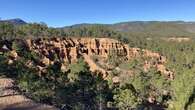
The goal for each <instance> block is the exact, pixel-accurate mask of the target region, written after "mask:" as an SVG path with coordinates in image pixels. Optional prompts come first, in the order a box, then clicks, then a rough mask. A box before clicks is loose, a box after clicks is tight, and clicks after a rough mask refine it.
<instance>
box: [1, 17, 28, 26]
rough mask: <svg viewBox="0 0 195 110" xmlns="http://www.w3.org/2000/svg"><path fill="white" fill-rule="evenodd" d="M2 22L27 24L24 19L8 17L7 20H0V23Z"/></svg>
mask: <svg viewBox="0 0 195 110" xmlns="http://www.w3.org/2000/svg"><path fill="white" fill-rule="evenodd" d="M1 22H4V23H11V24H14V25H24V24H27V23H26V22H25V21H24V20H22V19H19V18H16V19H8V20H0V23H1Z"/></svg>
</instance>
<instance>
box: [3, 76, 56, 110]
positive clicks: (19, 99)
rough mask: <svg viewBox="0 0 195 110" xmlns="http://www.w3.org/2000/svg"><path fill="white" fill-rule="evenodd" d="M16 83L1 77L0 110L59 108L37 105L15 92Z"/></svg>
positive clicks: (45, 109)
mask: <svg viewBox="0 0 195 110" xmlns="http://www.w3.org/2000/svg"><path fill="white" fill-rule="evenodd" d="M14 88H15V87H14V81H13V80H12V79H8V78H2V77H0V110H57V108H55V107H52V106H49V105H45V104H40V103H35V102H34V101H32V100H30V99H28V98H26V97H25V96H23V95H21V94H19V93H17V92H16V91H15V90H14Z"/></svg>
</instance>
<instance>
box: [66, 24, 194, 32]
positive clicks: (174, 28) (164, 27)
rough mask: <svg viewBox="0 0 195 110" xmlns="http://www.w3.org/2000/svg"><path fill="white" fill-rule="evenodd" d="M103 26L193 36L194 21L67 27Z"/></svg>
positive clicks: (120, 29) (122, 30) (124, 30)
mask: <svg viewBox="0 0 195 110" xmlns="http://www.w3.org/2000/svg"><path fill="white" fill-rule="evenodd" d="M93 25H94V26H95V25H96V26H97V25H98V26H99V25H102V26H105V27H109V28H110V29H113V30H115V31H119V32H125V33H128V34H132V35H142V36H143V35H144V36H149V35H152V36H194V35H195V22H184V21H166V22H165V21H132V22H122V23H116V24H87V23H83V24H76V25H72V26H67V27H65V29H68V28H82V27H90V26H93Z"/></svg>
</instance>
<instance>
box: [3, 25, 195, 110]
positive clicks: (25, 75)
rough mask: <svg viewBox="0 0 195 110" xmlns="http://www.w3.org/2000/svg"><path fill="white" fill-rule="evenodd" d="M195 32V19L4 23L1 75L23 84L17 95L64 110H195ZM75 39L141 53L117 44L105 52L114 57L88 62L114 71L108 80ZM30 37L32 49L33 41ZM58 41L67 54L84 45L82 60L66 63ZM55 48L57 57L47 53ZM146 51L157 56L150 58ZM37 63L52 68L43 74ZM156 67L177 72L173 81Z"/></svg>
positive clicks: (95, 56) (96, 56)
mask: <svg viewBox="0 0 195 110" xmlns="http://www.w3.org/2000/svg"><path fill="white" fill-rule="evenodd" d="M193 27H195V25H194V23H190V22H188V23H186V22H129V23H119V24H113V25H101V24H94V25H93V24H83V25H75V26H70V27H65V28H50V27H48V26H47V25H46V24H44V23H42V24H39V23H29V24H21V25H15V24H13V23H11V22H0V75H1V77H8V78H12V79H13V80H15V81H16V85H17V90H18V91H19V92H20V93H22V94H24V95H25V96H27V97H29V98H31V99H33V100H35V101H37V102H41V103H46V104H50V105H53V106H56V107H58V108H59V109H62V110H129V109H130V110H131V109H138V110H194V109H195V40H194V33H195V31H194V28H193ZM58 38H60V39H58ZM73 38H78V39H79V38H96V39H95V41H97V39H98V38H109V39H110V41H112V39H115V40H117V41H119V42H121V43H123V45H127V46H128V47H129V48H130V49H131V48H132V50H133V52H134V54H133V55H134V56H131V57H128V58H127V57H125V55H123V54H119V53H120V52H118V51H114V50H117V49H114V48H115V47H117V46H113V48H112V49H111V50H110V52H106V51H105V53H109V54H108V56H107V57H106V58H103V57H101V56H99V52H98V51H97V53H98V54H97V55H94V54H92V55H91V56H89V57H87V58H88V59H89V58H90V59H92V60H93V61H94V62H95V64H96V65H97V66H98V67H101V68H103V69H104V70H106V71H107V76H106V77H103V76H102V75H101V72H100V71H93V72H92V71H91V70H90V65H88V62H87V61H86V60H85V56H84V55H86V54H84V55H83V53H86V46H85V45H86V44H85V42H84V43H81V42H79V43H78V46H75V45H76V44H74V42H72V39H73ZM169 38H171V39H169ZM178 38H180V39H179V40H178ZM184 38H185V39H186V38H187V39H188V40H183V39H184ZM29 39H30V41H32V42H33V43H32V44H31V46H28V45H27V43H26V41H27V40H29ZM62 39H63V40H64V41H63V40H62ZM67 39H68V40H67ZM52 41H53V42H52ZM54 41H55V42H57V43H58V44H59V45H60V47H61V45H62V43H59V42H63V46H64V47H65V49H72V48H75V49H78V48H79V51H76V52H77V54H79V55H80V57H79V58H78V59H77V61H75V62H72V61H71V62H64V61H63V60H62V59H61V57H60V56H59V55H58V54H57V53H59V50H58V49H56V47H58V46H57V44H56V43H55V42H54ZM84 41H85V40H84ZM67 42H68V43H67ZM34 44H36V45H34ZM55 44H56V45H55ZM100 44H101V42H99V43H97V45H100ZM111 44H112V42H111ZM45 45H47V46H45ZM98 47H101V45H100V46H98ZM124 47H125V46H124ZM31 48H32V49H31ZM48 48H49V49H51V48H52V49H53V50H54V51H51V53H52V52H53V53H52V54H51V55H52V56H47V55H48V54H46V53H47V52H48V53H49V51H48V50H47V49H48ZM117 48H119V47H117ZM121 48H123V47H121ZM42 50H43V51H42ZM112 50H113V51H112ZM134 50H135V51H134ZM142 50H147V52H148V51H149V52H148V54H147V55H148V56H157V57H148V56H147V55H145V53H144V52H145V51H142ZM150 51H152V52H150ZM94 53H96V52H94ZM49 55H50V54H49ZM45 56H46V57H48V58H50V57H51V58H50V59H52V63H51V62H49V61H48V60H45V62H46V63H43V62H40V61H42V59H43V58H45ZM164 59H166V60H164ZM47 62H49V63H47ZM46 64H47V66H46ZM37 65H39V66H40V68H41V67H43V66H44V69H43V71H40V69H37ZM62 65H64V66H62ZM152 65H156V66H155V67H154V66H152ZM158 66H159V67H158ZM62 67H63V68H62ZM156 67H158V68H161V69H162V68H163V69H164V70H166V71H171V73H173V76H170V74H168V76H166V75H164V74H163V72H162V71H159V70H158V69H156ZM165 67H166V68H165ZM0 93H1V92H0Z"/></svg>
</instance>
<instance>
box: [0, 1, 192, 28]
mask: <svg viewBox="0 0 195 110" xmlns="http://www.w3.org/2000/svg"><path fill="white" fill-rule="evenodd" d="M0 18H1V19H10V18H21V19H23V20H25V21H27V22H45V23H46V24H48V25H49V26H54V27H60V26H67V25H72V24H79V23H116V22H123V21H151V20H163V21H164V20H166V21H169V20H171V21H173V20H185V21H195V0H0Z"/></svg>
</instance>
